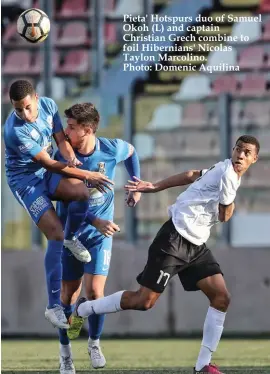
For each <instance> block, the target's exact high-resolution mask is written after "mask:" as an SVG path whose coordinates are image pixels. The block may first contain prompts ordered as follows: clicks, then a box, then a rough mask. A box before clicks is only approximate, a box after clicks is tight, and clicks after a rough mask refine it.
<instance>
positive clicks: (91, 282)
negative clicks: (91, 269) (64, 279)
mask: <svg viewBox="0 0 270 374" xmlns="http://www.w3.org/2000/svg"><path fill="white" fill-rule="evenodd" d="M106 280H107V276H106V275H96V274H88V273H85V274H84V287H85V294H86V297H87V299H88V300H95V299H99V298H100V297H103V296H104V288H105V284H106Z"/></svg>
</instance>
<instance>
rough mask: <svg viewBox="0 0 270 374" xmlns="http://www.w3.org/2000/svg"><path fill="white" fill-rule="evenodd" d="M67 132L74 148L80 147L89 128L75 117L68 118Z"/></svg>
mask: <svg viewBox="0 0 270 374" xmlns="http://www.w3.org/2000/svg"><path fill="white" fill-rule="evenodd" d="M65 133H66V135H67V137H68V139H69V141H70V143H71V145H72V147H73V148H76V149H79V148H81V146H82V145H83V144H84V142H85V140H86V135H87V134H88V132H87V130H86V129H85V128H84V127H83V126H82V125H80V124H78V123H77V121H76V120H75V119H73V118H68V119H67V128H66V130H65Z"/></svg>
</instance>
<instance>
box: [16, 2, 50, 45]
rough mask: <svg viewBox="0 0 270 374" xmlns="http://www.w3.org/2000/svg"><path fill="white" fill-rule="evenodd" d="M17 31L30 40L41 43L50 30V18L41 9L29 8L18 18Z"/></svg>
mask: <svg viewBox="0 0 270 374" xmlns="http://www.w3.org/2000/svg"><path fill="white" fill-rule="evenodd" d="M17 31H18V33H19V34H20V35H21V37H23V38H24V39H25V40H27V41H28V42H30V43H41V42H43V41H44V40H45V39H46V38H47V36H48V34H49V32H50V20H49V18H48V16H47V14H46V13H44V12H43V11H42V10H40V9H36V8H31V9H27V10H25V11H24V12H23V13H22V14H21V15H20V16H19V18H18V21H17Z"/></svg>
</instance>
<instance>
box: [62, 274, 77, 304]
mask: <svg viewBox="0 0 270 374" xmlns="http://www.w3.org/2000/svg"><path fill="white" fill-rule="evenodd" d="M81 289H82V278H79V279H75V280H69V281H67V280H62V285H61V301H62V303H63V304H64V305H73V304H75V303H76V301H77V299H78V298H79V296H80V293H81Z"/></svg>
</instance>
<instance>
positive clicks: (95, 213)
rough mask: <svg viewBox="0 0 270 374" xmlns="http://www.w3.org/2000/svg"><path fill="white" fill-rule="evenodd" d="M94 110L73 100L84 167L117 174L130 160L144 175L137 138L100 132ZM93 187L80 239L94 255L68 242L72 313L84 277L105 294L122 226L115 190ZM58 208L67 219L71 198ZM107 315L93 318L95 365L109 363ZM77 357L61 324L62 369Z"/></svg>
mask: <svg viewBox="0 0 270 374" xmlns="http://www.w3.org/2000/svg"><path fill="white" fill-rule="evenodd" d="M93 110H95V108H94V107H93V105H92V104H90V103H85V104H76V105H73V106H72V107H71V108H69V109H67V110H66V111H65V114H66V117H67V125H68V126H67V129H66V135H67V138H68V139H69V140H70V143H71V145H72V147H73V148H74V150H75V155H76V158H77V159H78V160H79V161H80V162H81V163H82V165H81V166H80V167H81V168H82V169H84V170H91V171H97V172H99V173H103V174H105V175H106V176H107V177H108V178H109V179H111V180H113V179H114V177H115V167H116V165H117V164H118V163H119V162H121V161H124V162H125V166H126V169H127V171H128V173H129V175H130V177H131V178H133V176H135V177H139V175H140V166H139V160H138V156H137V152H136V150H135V149H134V147H133V146H132V145H131V144H129V143H127V142H125V141H123V140H121V139H107V138H101V137H96V136H95V132H96V130H97V127H98V126H94V125H93V124H91V123H88V122H87V121H86V120H85V118H86V114H87V112H89V111H93ZM97 116H98V112H97ZM55 159H56V160H58V161H62V159H63V158H62V156H61V153H60V152H59V151H58V152H57V153H56V155H55ZM88 188H89V193H90V197H89V200H88V204H89V208H88V213H87V216H86V219H85V222H84V223H83V224H82V226H81V228H80V234H79V239H80V241H81V242H82V243H83V245H84V247H86V248H87V249H88V250H89V252H90V253H91V258H92V260H91V262H89V263H82V262H81V261H78V260H77V259H76V258H75V256H74V255H73V254H72V253H71V252H70V251H69V250H68V249H67V248H65V247H64V250H63V256H62V265H63V280H62V292H61V300H62V303H63V307H64V310H65V312H66V316H67V318H68V317H69V315H70V314H71V310H72V305H73V304H74V303H75V302H76V299H77V297H78V296H79V293H80V290H81V284H82V277H84V285H85V292H86V295H87V298H88V299H89V300H91V299H96V298H100V297H103V295H104V286H105V282H106V278H107V275H108V271H109V266H110V259H111V250H112V235H113V234H114V233H115V232H117V231H119V230H120V229H119V227H118V226H117V225H116V224H115V223H114V222H113V215H114V191H113V190H110V191H108V192H107V193H106V194H105V193H102V192H100V191H98V189H97V188H96V187H94V186H91V185H88ZM139 199H140V193H139V194H138V193H135V194H129V196H128V198H127V204H128V205H129V206H135V205H136V203H137V201H139ZM57 213H58V215H59V217H60V219H61V221H62V223H63V225H65V221H66V218H67V213H68V204H66V203H64V202H58V203H57ZM74 219H76V217H75V218H74ZM104 317H105V316H104V315H100V316H91V318H89V341H88V352H89V356H90V359H91V363H92V365H93V367H94V368H100V367H104V366H105V363H106V361H105V358H104V356H103V354H102V352H101V349H100V345H99V338H100V336H101V332H102V329H103V325H104ZM66 357H70V362H69V363H67V359H66ZM71 357H72V355H71V347H70V343H69V339H68V336H67V333H66V331H64V330H60V372H61V367H62V368H63V370H62V372H63V373H64V372H65V371H64V368H65V366H67V365H69V366H70V367H71V368H72V369H71V371H70V372H73V371H74V372H75V369H74V366H73V363H72V359H71ZM72 370H73V371H72Z"/></svg>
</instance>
